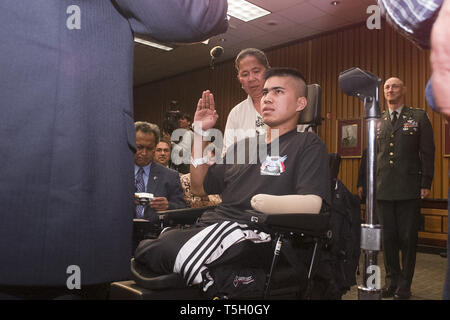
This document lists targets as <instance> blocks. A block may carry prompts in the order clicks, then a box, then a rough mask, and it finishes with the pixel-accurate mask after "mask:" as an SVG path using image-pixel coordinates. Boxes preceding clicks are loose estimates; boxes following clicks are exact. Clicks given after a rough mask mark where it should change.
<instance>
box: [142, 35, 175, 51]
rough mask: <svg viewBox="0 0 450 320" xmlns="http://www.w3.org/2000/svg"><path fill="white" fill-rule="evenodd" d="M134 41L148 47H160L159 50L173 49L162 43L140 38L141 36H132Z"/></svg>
mask: <svg viewBox="0 0 450 320" xmlns="http://www.w3.org/2000/svg"><path fill="white" fill-rule="evenodd" d="M134 42H137V43H140V44H143V45H146V46H150V47H153V48H157V49H160V50H165V51H171V50H173V48H171V47H168V46H165V45H162V44H160V43H156V42H152V41H148V40H145V39H141V38H138V37H134Z"/></svg>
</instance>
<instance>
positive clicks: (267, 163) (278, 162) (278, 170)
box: [261, 156, 287, 176]
mask: <svg viewBox="0 0 450 320" xmlns="http://www.w3.org/2000/svg"><path fill="white" fill-rule="evenodd" d="M286 158H287V156H283V157H281V158H280V157H279V156H273V157H271V156H267V157H266V160H264V162H263V163H262V164H261V175H262V176H279V175H281V174H282V173H283V172H285V171H286V167H285V165H284V161H285V160H286Z"/></svg>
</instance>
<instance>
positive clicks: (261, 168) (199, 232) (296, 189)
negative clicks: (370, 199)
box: [135, 68, 331, 288]
mask: <svg viewBox="0 0 450 320" xmlns="http://www.w3.org/2000/svg"><path fill="white" fill-rule="evenodd" d="M305 94H306V83H305V80H304V78H303V76H302V75H301V74H300V73H299V72H298V71H296V70H293V69H287V68H273V69H270V70H268V71H267V72H266V75H265V85H264V92H263V97H262V99H261V110H262V116H263V120H264V123H266V124H267V125H268V126H269V130H268V131H267V138H266V140H265V141H261V140H264V139H258V138H257V137H254V138H250V139H246V140H242V142H241V143H244V144H246V143H247V142H248V143H255V144H256V146H257V148H258V149H259V150H260V151H264V150H266V151H267V152H266V153H264V152H253V151H256V150H255V149H253V150H250V149H249V148H246V149H245V152H244V155H243V156H244V157H243V158H245V159H246V161H245V162H244V163H242V164H239V163H236V161H235V159H229V158H232V157H226V158H224V159H226V162H225V163H224V162H223V159H218V160H217V162H216V163H215V164H213V165H210V164H209V163H208V161H207V160H205V158H203V155H204V154H205V153H204V149H205V147H206V146H207V144H208V142H207V141H205V140H207V139H204V138H203V137H204V136H207V132H208V130H209V129H211V128H212V127H213V126H214V125H215V123H216V120H217V118H218V115H217V113H216V111H215V104H214V96H213V95H212V94H211V93H210V92H209V91H204V92H203V94H202V98H201V99H200V100H199V102H198V105H197V110H196V113H195V116H194V132H195V135H194V145H193V150H192V156H193V160H192V164H191V182H192V191H193V193H194V194H196V195H199V196H203V195H206V194H221V196H222V203H221V204H220V205H219V206H218V207H217V208H215V209H214V210H210V211H206V212H205V213H203V215H202V216H201V218H200V219H199V221H198V223H197V224H195V225H194V226H193V227H192V228H188V229H170V230H167V231H164V232H163V233H161V235H160V237H159V238H158V239H155V240H144V241H142V242H141V243H140V244H139V247H138V248H137V250H136V254H135V258H136V261H137V262H138V263H140V264H141V265H143V266H145V267H146V268H147V269H148V270H149V271H151V272H153V273H155V274H168V273H172V272H175V273H180V274H181V275H182V276H183V277H184V278H185V280H186V283H187V284H188V285H191V284H199V283H202V281H204V280H205V279H207V281H205V282H203V283H204V285H205V287H204V288H206V287H207V283H208V282H209V283H210V282H211V281H213V280H212V278H211V277H210V274H209V270H208V268H211V266H212V265H213V264H214V265H218V264H223V263H225V264H226V263H229V262H230V260H233V261H235V259H234V258H236V257H237V256H239V255H240V254H241V253H245V259H239V260H242V263H245V264H246V265H247V264H251V263H254V265H255V266H261V265H263V262H264V261H266V260H267V259H263V260H261V258H260V257H258V255H260V254H261V251H264V252H265V250H264V249H266V248H267V247H269V246H267V245H264V244H268V243H270V240H271V239H270V235H269V234H267V233H264V232H259V231H255V230H253V229H251V228H249V227H248V225H247V223H250V221H251V217H252V216H253V215H255V214H258V213H254V212H249V211H246V210H251V209H255V210H258V211H261V212H264V213H319V212H320V211H321V208H322V206H323V205H327V204H328V205H329V204H330V203H331V199H330V198H331V196H330V183H331V182H330V172H329V160H328V154H327V151H326V147H325V145H324V144H323V142H322V141H321V140H320V138H319V137H318V136H317V135H315V134H313V133H303V132H297V130H296V127H297V121H298V117H299V114H300V112H301V111H302V110H303V109H304V108H305V107H306V103H307V100H306V97H305ZM231 148H234V149H235V151H236V150H239V147H237V144H236V143H235V144H234V145H233V146H232V147H231ZM231 148H230V149H231ZM230 149H228V151H227V153H228V152H232V151H231V150H230ZM219 153H220V151H219ZM234 154H235V155H237V157H238V158H240V157H241V156H242V155H241V154H236V152H235V153H234ZM261 154H263V156H261ZM267 154H269V155H270V156H267V157H266V155H267ZM258 155H259V157H258ZM217 239H220V240H217ZM253 246H258V248H261V249H262V250H251V249H252V248H253Z"/></svg>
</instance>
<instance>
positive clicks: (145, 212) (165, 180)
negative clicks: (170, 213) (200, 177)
mask: <svg viewBox="0 0 450 320" xmlns="http://www.w3.org/2000/svg"><path fill="white" fill-rule="evenodd" d="M135 128H136V153H135V155H134V161H135V165H134V172H135V185H136V191H139V192H147V193H151V194H153V199H152V200H151V201H150V204H149V205H148V206H147V207H144V206H141V205H136V218H143V219H147V220H149V221H151V222H153V223H157V222H158V219H159V217H158V215H157V213H156V212H157V211H162V210H168V209H179V208H185V207H186V202H185V201H184V192H183V188H182V187H181V183H180V176H179V174H178V172H177V171H175V170H173V169H169V168H166V167H164V166H163V165H161V164H159V163H157V162H155V161H153V159H154V156H155V147H156V145H157V144H158V142H159V135H160V132H159V128H158V126H157V125H155V124H153V123H148V122H143V121H139V122H136V123H135ZM139 189H140V190H139Z"/></svg>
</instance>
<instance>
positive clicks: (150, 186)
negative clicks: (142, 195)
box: [147, 163, 160, 194]
mask: <svg viewBox="0 0 450 320" xmlns="http://www.w3.org/2000/svg"><path fill="white" fill-rule="evenodd" d="M159 176H160V168H159V166H158V165H157V164H155V163H152V165H151V166H150V176H149V177H148V182H147V192H148V193H153V194H155V191H156V187H157V186H158V181H159Z"/></svg>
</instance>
